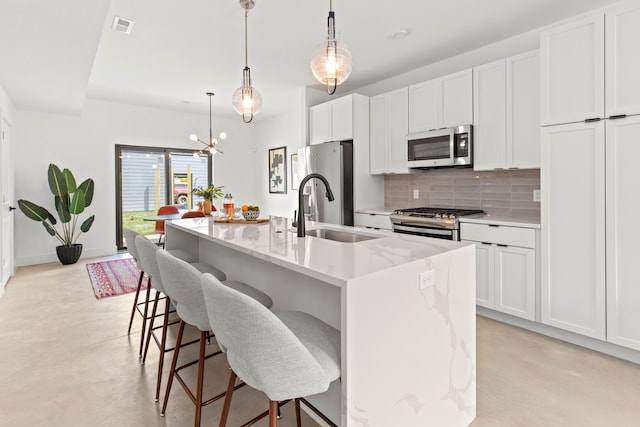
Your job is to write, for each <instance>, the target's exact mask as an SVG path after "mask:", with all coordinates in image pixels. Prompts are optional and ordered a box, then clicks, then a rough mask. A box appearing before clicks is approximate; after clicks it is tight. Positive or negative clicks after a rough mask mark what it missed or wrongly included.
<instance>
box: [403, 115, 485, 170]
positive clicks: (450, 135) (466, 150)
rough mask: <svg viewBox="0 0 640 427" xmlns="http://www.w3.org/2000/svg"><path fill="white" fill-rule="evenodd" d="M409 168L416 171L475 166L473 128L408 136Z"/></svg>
mask: <svg viewBox="0 0 640 427" xmlns="http://www.w3.org/2000/svg"><path fill="white" fill-rule="evenodd" d="M407 148H408V150H407V155H408V156H407V166H408V167H409V168H414V169H424V168H433V167H441V166H472V165H473V126H471V125H467V126H456V127H455V128H445V129H438V130H432V131H428V132H421V133H412V134H409V135H407Z"/></svg>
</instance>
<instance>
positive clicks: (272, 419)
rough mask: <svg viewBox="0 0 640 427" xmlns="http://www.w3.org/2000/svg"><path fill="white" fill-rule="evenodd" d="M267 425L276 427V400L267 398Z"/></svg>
mask: <svg viewBox="0 0 640 427" xmlns="http://www.w3.org/2000/svg"><path fill="white" fill-rule="evenodd" d="M269 427H278V402H276V401H275V400H269Z"/></svg>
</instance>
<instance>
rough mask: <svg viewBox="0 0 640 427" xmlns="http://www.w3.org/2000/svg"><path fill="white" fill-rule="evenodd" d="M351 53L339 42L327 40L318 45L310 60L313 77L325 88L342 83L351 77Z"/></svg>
mask: <svg viewBox="0 0 640 427" xmlns="http://www.w3.org/2000/svg"><path fill="white" fill-rule="evenodd" d="M352 65H353V62H352V60H351V52H350V51H349V48H348V47H347V45H346V44H345V43H343V42H341V41H340V40H336V39H333V40H332V39H328V40H327V41H326V42H324V43H322V44H319V45H318V47H316V49H315V51H314V52H313V57H312V58H311V71H312V72H313V75H314V77H315V78H316V79H317V80H318V81H319V82H320V83H322V84H323V85H325V86H327V87H332V86H337V85H339V84H341V83H343V82H344V81H345V80H347V79H348V78H349V75H351V67H352Z"/></svg>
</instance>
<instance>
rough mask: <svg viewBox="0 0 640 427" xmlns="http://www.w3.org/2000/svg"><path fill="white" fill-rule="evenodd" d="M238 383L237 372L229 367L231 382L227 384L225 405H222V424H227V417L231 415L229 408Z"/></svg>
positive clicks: (222, 426) (224, 426) (221, 426)
mask: <svg viewBox="0 0 640 427" xmlns="http://www.w3.org/2000/svg"><path fill="white" fill-rule="evenodd" d="M235 384H236V373H235V372H233V369H229V383H228V384H227V392H226V393H225V396H224V405H223V406H222V415H220V426H219V427H226V426H227V417H228V416H229V408H230V407H231V398H232V397H233V388H234V386H235Z"/></svg>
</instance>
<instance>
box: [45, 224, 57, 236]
mask: <svg viewBox="0 0 640 427" xmlns="http://www.w3.org/2000/svg"><path fill="white" fill-rule="evenodd" d="M42 225H44V229H45V230H47V233H49V234H51V235H52V236H55V235H56V230H55V228H53V227H52V226H50V225H49V223H48V222H43V223H42Z"/></svg>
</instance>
